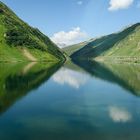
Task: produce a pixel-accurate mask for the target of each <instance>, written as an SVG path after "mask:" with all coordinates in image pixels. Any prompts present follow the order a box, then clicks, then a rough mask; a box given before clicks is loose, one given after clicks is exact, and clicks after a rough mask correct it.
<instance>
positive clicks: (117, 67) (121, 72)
mask: <svg viewBox="0 0 140 140" xmlns="http://www.w3.org/2000/svg"><path fill="white" fill-rule="evenodd" d="M74 63H76V64H77V65H78V66H80V67H81V68H83V69H84V70H85V71H86V72H88V73H89V74H91V75H92V76H94V77H97V78H100V79H102V80H106V81H109V82H111V83H116V84H118V85H119V86H121V87H123V88H124V89H126V90H128V91H130V92H131V93H132V94H134V95H137V96H139V95H140V65H136V64H135V65H134V64H117V63H115V64H112V63H98V62H95V61H82V62H81V61H75V62H74Z"/></svg>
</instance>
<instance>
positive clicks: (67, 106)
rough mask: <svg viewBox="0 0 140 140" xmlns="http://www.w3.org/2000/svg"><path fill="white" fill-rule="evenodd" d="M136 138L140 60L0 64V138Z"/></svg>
mask: <svg viewBox="0 0 140 140" xmlns="http://www.w3.org/2000/svg"><path fill="white" fill-rule="evenodd" d="M11 139H12V140H93V139H94V140H139V139H140V65H138V64H117V63H116V64H111V63H98V62H91V61H83V62H74V63H72V62H69V63H66V64H64V65H63V66H62V65H61V64H54V63H47V64H46V63H40V64H38V63H28V64H26V63H18V64H16V63H13V64H6V63H0V140H11Z"/></svg>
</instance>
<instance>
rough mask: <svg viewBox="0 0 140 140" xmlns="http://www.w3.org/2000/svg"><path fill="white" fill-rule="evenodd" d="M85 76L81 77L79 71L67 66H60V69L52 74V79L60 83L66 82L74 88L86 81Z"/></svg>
mask: <svg viewBox="0 0 140 140" xmlns="http://www.w3.org/2000/svg"><path fill="white" fill-rule="evenodd" d="M87 78H88V77H87V76H84V77H83V76H82V74H81V73H79V72H77V71H74V70H70V69H68V68H61V70H60V71H58V72H57V73H56V74H54V76H53V80H54V81H55V82H56V83H58V84H60V85H65V84H68V85H69V86H71V87H73V88H76V89H79V88H80V86H82V85H84V84H85V83H86V81H87Z"/></svg>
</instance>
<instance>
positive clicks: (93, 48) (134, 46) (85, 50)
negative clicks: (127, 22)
mask: <svg viewBox="0 0 140 140" xmlns="http://www.w3.org/2000/svg"><path fill="white" fill-rule="evenodd" d="M74 48H75V50H76V51H75V50H74ZM73 50H74V51H73ZM65 51H66V53H67V52H68V54H69V55H70V57H71V58H72V59H91V60H93V59H96V60H101V59H102V60H109V59H114V58H123V59H122V60H123V61H125V60H126V61H129V59H128V58H132V59H131V61H133V60H134V61H139V56H140V53H139V51H140V23H137V24H134V25H132V26H130V27H128V28H126V29H124V30H123V31H120V32H118V33H114V34H110V35H107V36H103V37H100V38H97V39H94V40H91V41H89V42H87V43H83V46H81V43H80V44H77V45H74V46H72V47H67V48H66V49H65ZM69 52H70V53H69ZM71 52H72V53H71ZM133 57H137V60H135V59H133ZM116 60H117V59H116ZM120 60H121V59H120Z"/></svg>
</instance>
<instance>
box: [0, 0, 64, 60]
mask: <svg viewBox="0 0 140 140" xmlns="http://www.w3.org/2000/svg"><path fill="white" fill-rule="evenodd" d="M64 60H65V56H64V55H63V53H62V52H61V50H60V49H59V48H58V47H57V46H56V45H55V44H54V43H53V42H52V41H51V40H50V39H49V38H48V37H47V36H45V35H44V34H43V33H41V32H40V31H39V30H38V29H36V28H33V27H30V26H29V25H28V24H27V23H25V22H23V21H22V20H21V19H20V18H19V17H17V16H16V14H15V13H14V12H13V11H12V10H11V9H9V8H8V7H7V6H6V5H5V4H4V3H2V2H0V61H64Z"/></svg>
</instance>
